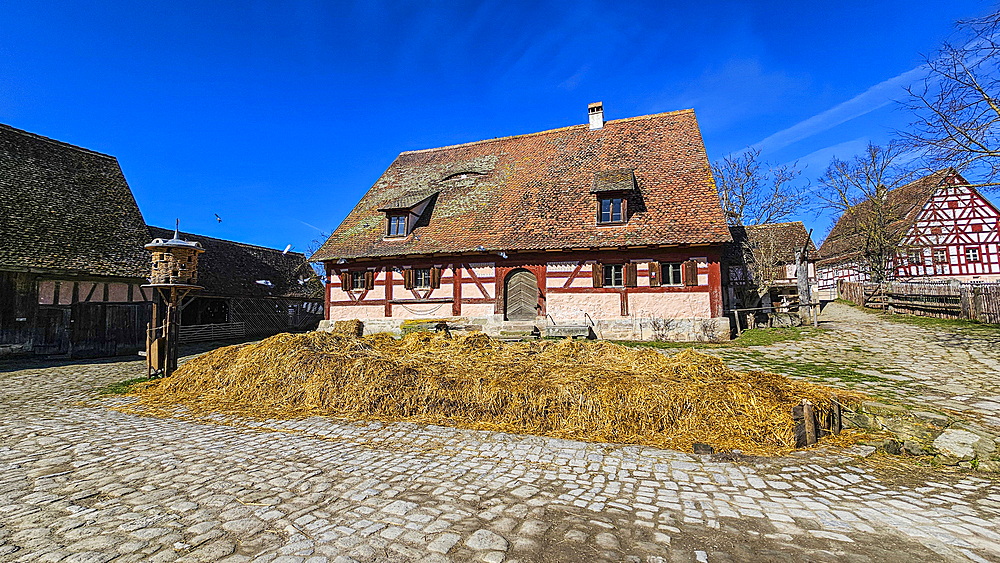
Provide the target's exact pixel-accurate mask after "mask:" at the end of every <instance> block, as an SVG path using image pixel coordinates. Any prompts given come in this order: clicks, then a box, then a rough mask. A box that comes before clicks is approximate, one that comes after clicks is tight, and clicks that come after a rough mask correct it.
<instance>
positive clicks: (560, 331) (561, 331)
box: [545, 325, 590, 338]
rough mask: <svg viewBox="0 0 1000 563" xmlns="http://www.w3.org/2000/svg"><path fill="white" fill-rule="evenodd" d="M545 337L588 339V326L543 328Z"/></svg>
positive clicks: (551, 326)
mask: <svg viewBox="0 0 1000 563" xmlns="http://www.w3.org/2000/svg"><path fill="white" fill-rule="evenodd" d="M545 336H547V337H550V338H567V337H568V338H589V337H590V326H588V325H550V326H547V327H545Z"/></svg>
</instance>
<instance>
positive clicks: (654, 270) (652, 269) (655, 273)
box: [649, 262, 663, 287]
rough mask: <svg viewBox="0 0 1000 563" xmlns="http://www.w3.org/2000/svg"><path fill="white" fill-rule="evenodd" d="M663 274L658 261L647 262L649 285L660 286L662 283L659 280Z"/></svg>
mask: <svg viewBox="0 0 1000 563" xmlns="http://www.w3.org/2000/svg"><path fill="white" fill-rule="evenodd" d="M662 274H663V272H662V270H661V268H660V263H659V262H650V263H649V287H660V285H661V284H662V283H663V282H661V281H660V277H661V275H662Z"/></svg>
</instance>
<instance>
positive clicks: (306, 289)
mask: <svg viewBox="0 0 1000 563" xmlns="http://www.w3.org/2000/svg"><path fill="white" fill-rule="evenodd" d="M173 236H174V231H173V230H172V229H161V228H160V227H153V226H150V227H149V233H148V234H147V237H148V239H149V240H152V239H154V238H172V237H173ZM180 236H181V238H182V239H184V240H189V241H197V242H200V243H201V245H202V247H204V249H205V252H204V253H203V254H200V255H199V256H198V285H201V286H203V287H204V288H205V289H204V290H203V291H200V292H199V294H201V295H218V296H226V297H301V298H318V299H321V298H322V297H323V286H322V283H321V282H320V281H319V278H318V277H317V276H316V274H315V272H313V269H312V266H310V265H309V262H308V261H306V257H305V256H304V255H303V254H302V253H301V252H288V253H286V254H282V253H281V251H280V250H275V249H273V248H265V247H263V246H254V245H252V244H243V243H241V242H233V241H231V240H222V239H217V238H213V237H206V236H204V235H196V234H193V233H183V232H182V233H180ZM147 262H148V258H147ZM300 280H302V281H304V283H299V281H300ZM258 281H261V282H270V284H271V285H267V284H266V283H257V282H258Z"/></svg>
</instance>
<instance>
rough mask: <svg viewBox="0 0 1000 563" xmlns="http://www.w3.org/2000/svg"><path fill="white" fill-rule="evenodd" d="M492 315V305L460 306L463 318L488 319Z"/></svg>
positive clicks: (464, 304)
mask: <svg viewBox="0 0 1000 563" xmlns="http://www.w3.org/2000/svg"><path fill="white" fill-rule="evenodd" d="M492 314H493V305H487V304H485V303H483V304H478V303H476V304H466V303H463V304H462V316H463V317H472V318H474V317H488V316H490V315H492Z"/></svg>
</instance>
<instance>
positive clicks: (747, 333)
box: [615, 326, 819, 349]
mask: <svg viewBox="0 0 1000 563" xmlns="http://www.w3.org/2000/svg"><path fill="white" fill-rule="evenodd" d="M818 333H819V329H816V328H813V327H800V326H793V327H787V328H755V329H753V330H744V331H743V334H741V335H739V336H738V337H737V338H734V339H732V340H727V341H725V342H658V341H646V340H619V341H615V342H616V343H617V344H621V345H623V346H631V347H633V348H664V349H673V348H682V349H683V348H694V349H698V348H746V347H748V346H770V345H772V344H777V343H778V342H788V341H794V340H804V339H806V338H808V337H809V336H813V335H815V334H818Z"/></svg>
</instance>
